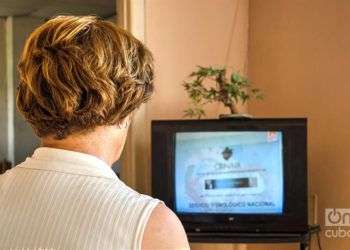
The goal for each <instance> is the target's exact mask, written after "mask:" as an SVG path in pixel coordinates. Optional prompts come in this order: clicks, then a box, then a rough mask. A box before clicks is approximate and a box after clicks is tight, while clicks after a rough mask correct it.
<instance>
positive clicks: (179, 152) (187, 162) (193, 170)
mask: <svg viewBox="0 0 350 250" xmlns="http://www.w3.org/2000/svg"><path fill="white" fill-rule="evenodd" d="M282 158H283V143H282V132H278V131H234V132H233V131H225V132H224V131H216V132H177V133H176V135H175V170H174V171H175V209H176V211H177V212H178V213H217V214H282V213H283V201H284V200H283V196H284V193H283V159H282Z"/></svg>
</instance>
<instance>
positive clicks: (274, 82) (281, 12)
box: [249, 0, 350, 250]
mask: <svg viewBox="0 0 350 250" xmlns="http://www.w3.org/2000/svg"><path fill="white" fill-rule="evenodd" d="M349 18H350V1H348V0H335V1H329V0H295V1H281V0H269V1H266V0H253V1H250V19H249V21H250V41H249V76H250V77H251V79H252V80H253V81H254V82H256V83H257V84H258V86H259V87H261V88H263V89H264V90H265V92H266V99H265V100H264V101H263V102H261V103H252V104H251V105H249V111H250V112H251V113H253V114H254V115H257V116H264V117H266V116H267V117H270V116H271V117H272V116H273V117H275V116H276V117H290V116H292V117H293V116H298V117H300V116H305V117H308V118H309V138H308V139H309V176H310V193H317V194H318V196H319V210H318V211H319V221H320V222H321V223H322V224H323V223H324V209H325V208H333V207H336V208H350V191H349V190H350V189H349V176H350V168H349V166H350V158H349V150H350V144H349V143H350V130H349V127H350V116H349V115H350V105H349V103H348V102H349V96H350V95H349V92H350V84H349V83H350V75H349V72H348V71H349V69H350V60H349V59H350V33H349V31H350V19H349ZM347 229H349V228H347ZM322 241H323V244H324V249H326V250H348V249H350V238H347V239H343V240H339V239H325V238H323V239H322ZM249 249H250V248H249ZM254 249H255V248H254ZM257 249H269V250H271V249H278V250H284V249H287V248H283V247H279V248H272V247H268V246H266V248H257ZM288 249H289V248H288ZM294 249H297V248H294ZM314 249H315V248H314Z"/></svg>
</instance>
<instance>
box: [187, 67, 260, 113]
mask: <svg viewBox="0 0 350 250" xmlns="http://www.w3.org/2000/svg"><path fill="white" fill-rule="evenodd" d="M183 86H184V88H185V90H186V92H187V94H188V96H189V97H190V99H191V104H190V107H189V108H188V109H186V110H185V111H184V112H185V116H187V117H197V118H198V119H200V118H201V117H202V116H205V112H204V110H203V106H204V105H205V104H207V103H212V102H220V103H222V104H223V105H224V106H225V107H227V108H228V109H229V110H230V114H231V115H239V110H238V108H237V104H238V103H242V104H244V103H245V102H246V101H248V100H249V99H251V98H255V99H262V98H263V95H262V93H261V91H260V90H259V89H257V88H252V85H251V83H250V82H249V80H248V79H247V78H246V77H244V76H242V75H241V74H240V73H239V72H233V73H232V74H231V75H230V76H229V77H227V76H226V69H225V68H215V67H211V66H209V67H202V66H197V70H196V71H194V72H192V73H191V74H190V75H189V81H185V82H184V83H183Z"/></svg>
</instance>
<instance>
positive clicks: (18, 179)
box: [0, 147, 159, 250]
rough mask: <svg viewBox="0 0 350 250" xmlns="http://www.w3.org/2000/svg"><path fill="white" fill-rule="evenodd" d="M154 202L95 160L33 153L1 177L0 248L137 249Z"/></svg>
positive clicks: (70, 154)
mask: <svg viewBox="0 0 350 250" xmlns="http://www.w3.org/2000/svg"><path fill="white" fill-rule="evenodd" d="M158 203H159V200H157V199H153V198H151V197H149V196H146V195H142V194H139V193H137V192H136V191H134V190H132V189H131V188H129V187H127V186H126V185H125V184H124V183H123V182H122V181H121V180H119V179H118V177H117V176H116V175H115V173H114V172H113V170H112V169H111V168H110V167H109V166H108V165H107V164H106V163H105V162H103V161H102V160H100V159H98V158H97V157H94V156H92V155H87V154H83V153H78V152H73V151H67V150H61V149H53V148H45V147H42V148H38V149H37V150H36V151H35V152H34V154H33V156H32V157H30V158H27V160H26V161H25V162H23V163H22V164H20V165H18V166H16V167H15V168H13V169H11V170H9V171H7V172H6V173H5V174H3V175H0V249H13V250H14V249H26V250H27V249H31V250H32V249H47V250H49V249H55V250H56V249H64V250H79V249H84V250H85V249H91V250H92V249H93V250H97V249H98V250H100V249H101V250H104V249H106V250H107V249H126V250H128V249H140V248H141V242H142V238H143V233H144V230H145V226H146V224H147V221H148V218H149V216H150V214H151V212H152V210H153V209H154V208H155V207H156V206H157V204H158Z"/></svg>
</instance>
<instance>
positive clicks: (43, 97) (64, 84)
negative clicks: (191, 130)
mask: <svg viewBox="0 0 350 250" xmlns="http://www.w3.org/2000/svg"><path fill="white" fill-rule="evenodd" d="M18 70H19V75H20V83H19V86H18V94H17V108H18V109H19V111H20V112H21V113H22V114H23V116H24V117H25V119H26V120H27V121H28V122H29V123H30V124H31V125H32V127H33V128H34V130H35V132H36V134H37V135H38V136H39V137H45V136H54V137H55V138H57V139H63V138H65V137H67V136H68V135H70V134H73V133H83V132H87V131H90V130H93V129H94V128H95V127H97V126H103V125H112V124H118V123H119V122H121V121H122V120H123V119H124V118H125V117H127V116H128V115H129V114H130V113H131V112H132V111H134V110H135V109H136V108H137V107H139V106H140V105H141V104H142V103H144V102H146V101H147V100H148V99H149V98H150V96H151V94H152V92H153V59H152V54H151V52H150V51H149V50H148V49H147V48H146V47H145V46H144V45H143V44H142V43H141V42H140V41H139V40H137V39H136V38H135V37H133V36H132V35H131V34H130V33H129V32H127V31H125V30H123V29H121V28H118V27H117V26H115V25H114V24H113V23H111V22H107V21H103V20H100V19H99V18H97V17H95V16H83V17H77V16H57V17H55V18H53V19H50V20H49V21H47V22H46V23H44V24H43V25H41V26H39V27H38V28H36V29H35V30H34V31H33V32H32V33H31V34H30V36H29V38H28V39H27V41H26V44H25V46H24V49H23V52H22V56H21V59H20V62H19V64H18Z"/></svg>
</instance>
